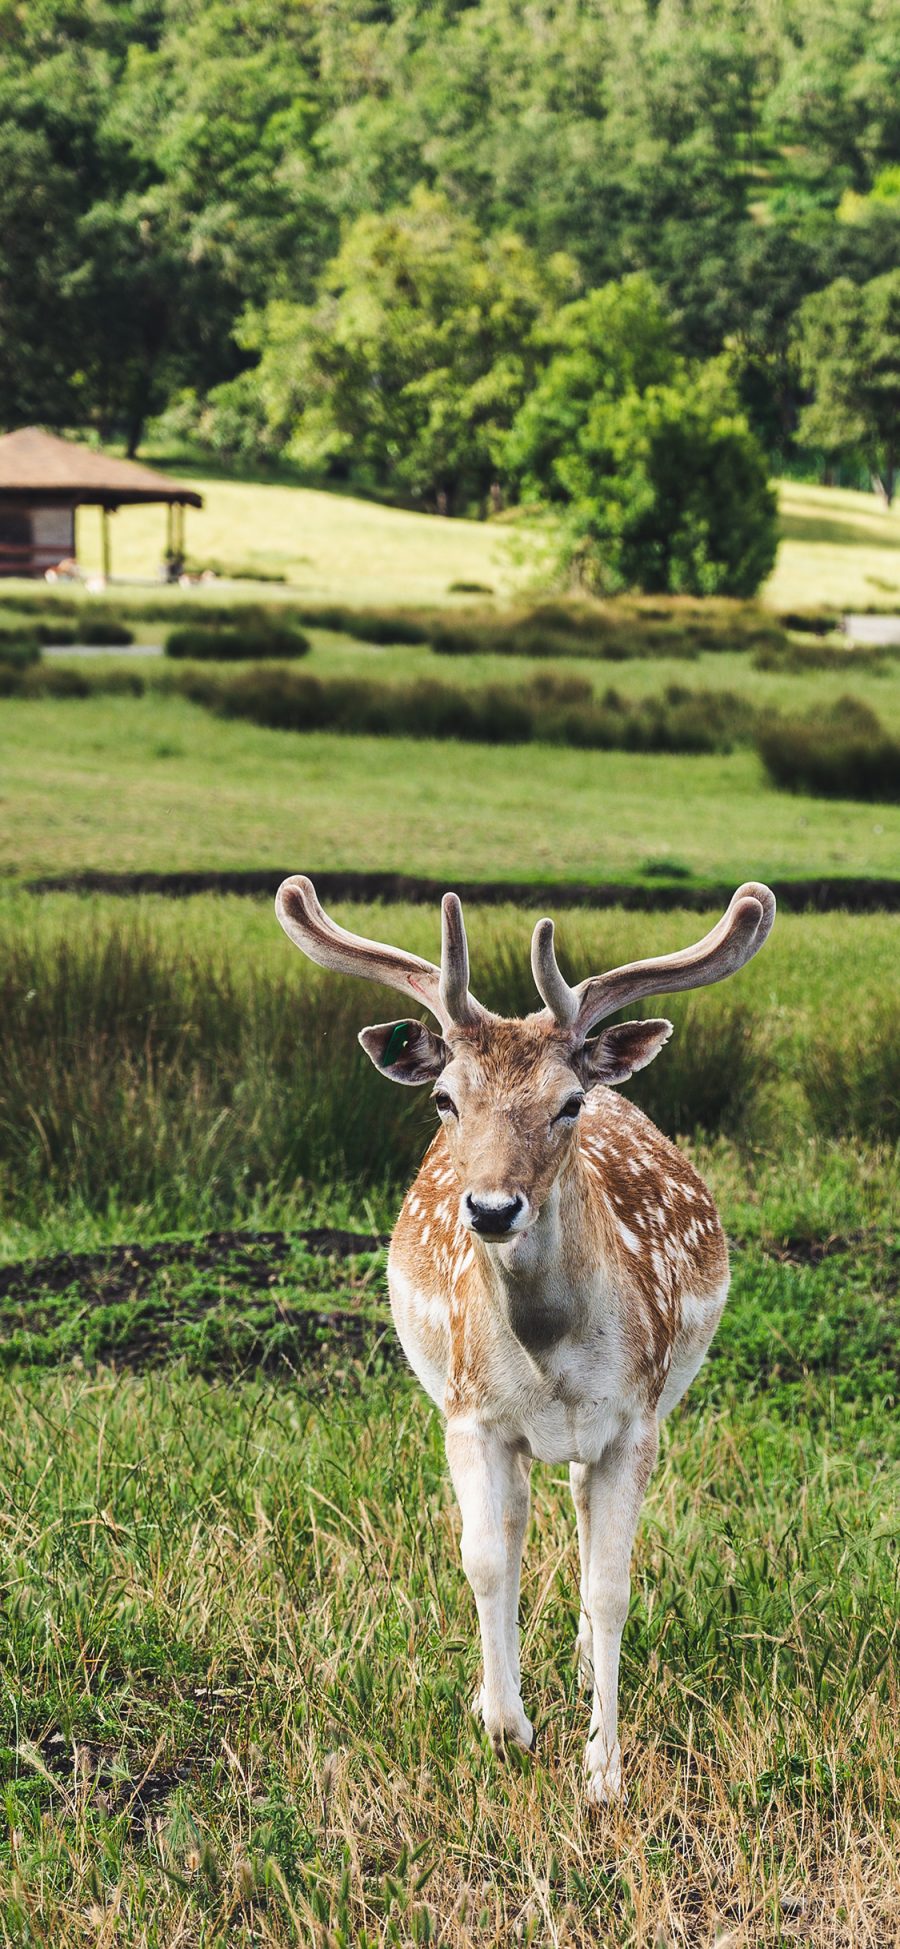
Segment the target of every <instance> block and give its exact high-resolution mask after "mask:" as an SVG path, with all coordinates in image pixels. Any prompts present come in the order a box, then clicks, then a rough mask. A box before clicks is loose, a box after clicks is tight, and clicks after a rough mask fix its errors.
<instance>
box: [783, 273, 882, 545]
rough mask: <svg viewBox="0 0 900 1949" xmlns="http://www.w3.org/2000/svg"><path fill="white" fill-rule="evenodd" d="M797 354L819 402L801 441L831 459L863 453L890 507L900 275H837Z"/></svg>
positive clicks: (813, 310)
mask: <svg viewBox="0 0 900 1949" xmlns="http://www.w3.org/2000/svg"><path fill="white" fill-rule="evenodd" d="M797 355H798V362H799V366H800V371H801V375H802V378H803V381H804V384H805V385H806V386H807V388H808V390H809V392H810V393H811V394H812V398H811V400H810V403H809V405H808V406H807V407H805V409H804V411H803V413H802V414H801V418H800V434H801V438H802V439H804V440H807V441H809V442H810V443H811V444H813V445H816V446H820V447H823V448H824V450H825V452H826V453H828V454H837V453H839V452H841V451H847V450H848V449H849V450H851V451H853V450H856V451H857V452H859V453H860V454H861V455H862V456H863V458H864V460H865V462H866V464H867V466H868V467H869V469H870V471H871V474H872V479H873V482H874V484H875V486H876V488H877V490H878V491H879V492H880V493H881V495H882V497H883V499H884V500H885V502H886V503H887V505H888V506H890V505H891V502H892V500H893V498H894V492H895V488H896V483H897V465H898V458H900V271H888V272H887V273H886V274H885V275H884V276H883V277H876V278H870V279H869V281H868V283H866V284H860V285H857V284H853V283H852V282H851V280H850V279H849V278H846V277H841V278H836V279H835V280H834V282H833V283H832V284H829V285H827V286H826V288H825V290H824V291H817V292H815V293H814V294H813V295H812V296H811V297H808V298H807V299H805V301H804V303H803V304H802V306H801V307H800V311H799V328H798V337H797Z"/></svg>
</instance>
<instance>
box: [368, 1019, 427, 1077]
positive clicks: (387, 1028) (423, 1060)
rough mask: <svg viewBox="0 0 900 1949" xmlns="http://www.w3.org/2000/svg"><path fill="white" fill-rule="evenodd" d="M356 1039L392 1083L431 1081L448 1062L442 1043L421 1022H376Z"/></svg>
mask: <svg viewBox="0 0 900 1949" xmlns="http://www.w3.org/2000/svg"><path fill="white" fill-rule="evenodd" d="M359 1040H360V1042H361V1043H362V1046H363V1048H364V1049H365V1052H366V1055H367V1056H369V1057H370V1058H371V1061H372V1062H373V1063H374V1064H375V1067H376V1069H380V1070H381V1074H382V1076H389V1077H390V1079H391V1082H392V1083H433V1082H434V1079H435V1077H436V1076H439V1075H440V1073H441V1070H442V1069H443V1068H444V1066H445V1064H446V1063H447V1062H448V1061H449V1052H448V1049H447V1045H446V1043H445V1042H442V1041H441V1038H440V1036H439V1035H432V1033H431V1030H430V1029H426V1027H425V1025H424V1023H422V1022H379V1023H378V1024H377V1026H376V1027H375V1028H373V1029H361V1030H360V1034H359Z"/></svg>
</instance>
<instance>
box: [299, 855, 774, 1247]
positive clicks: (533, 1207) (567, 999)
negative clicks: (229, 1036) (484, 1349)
mask: <svg viewBox="0 0 900 1949" xmlns="http://www.w3.org/2000/svg"><path fill="white" fill-rule="evenodd" d="M275 911H276V913H277V915H278V919H279V921H280V922H281V925H282V927H283V928H284V931H285V933H286V934H288V935H289V936H290V938H291V940H292V941H294V943H295V945H296V946H297V947H299V948H301V949H302V951H303V953H304V954H307V955H308V956H309V958H310V960H312V961H315V962H317V963H318V965H319V966H320V967H323V968H331V969H335V970H337V971H338V972H339V973H341V974H355V975H362V976H363V977H364V978H365V979H367V980H369V981H379V982H383V983H385V984H386V985H387V986H389V987H392V988H397V989H399V990H400V992H401V994H404V995H407V996H408V997H409V998H410V999H411V1000H412V1001H413V1002H415V1003H417V1004H418V1005H419V1006H420V1007H421V1006H424V1007H425V1008H427V1009H428V1010H429V1012H430V1013H431V1015H432V1016H433V1017H434V1018H435V1020H436V1022H437V1023H438V1025H439V1028H440V1033H439V1034H435V1033H434V1031H433V1030H432V1029H430V1028H428V1027H426V1025H425V1024H424V1023H422V1022H419V1021H417V1020H415V1019H409V1020H403V1021H399V1022H382V1023H379V1024H377V1025H376V1026H375V1027H373V1028H368V1029H363V1030H362V1031H361V1032H360V1037H359V1040H360V1042H361V1043H362V1046H363V1048H364V1049H365V1052H366V1054H367V1056H369V1057H370V1058H371V1060H372V1062H373V1063H374V1064H375V1066H376V1068H377V1069H379V1070H380V1071H381V1073H382V1075H383V1076H387V1077H389V1078H390V1080H391V1081H392V1082H395V1083H406V1084H412V1085H415V1084H424V1083H430V1084H431V1085H432V1096H433V1100H434V1104H435V1107H436V1109H437V1113H438V1115H439V1117H440V1119H441V1122H442V1123H443V1125H444V1130H445V1134H446V1140H447V1149H448V1152H449V1155H450V1159H451V1161H452V1164H453V1168H454V1170H455V1172H456V1176H457V1180H458V1184H459V1192H460V1217H461V1219H462V1222H463V1223H464V1224H465V1225H466V1226H467V1227H468V1229H469V1230H470V1231H472V1232H476V1233H477V1234H478V1235H479V1236H480V1237H482V1238H485V1239H493V1240H502V1239H505V1238H511V1237H513V1236H514V1235H516V1234H518V1233H521V1232H524V1231H525V1230H527V1228H528V1227H529V1226H530V1225H531V1224H532V1223H533V1222H534V1220H535V1218H536V1217H537V1215H538V1213H539V1211H540V1210H541V1207H542V1205H543V1204H544V1203H545V1202H546V1199H547V1197H548V1195H549V1193H550V1191H551V1189H552V1187H553V1185H554V1184H555V1183H556V1182H557V1180H558V1179H559V1177H560V1176H561V1174H562V1172H563V1171H564V1169H565V1167H566V1164H567V1162H568V1161H569V1159H570V1157H571V1155H572V1152H573V1149H574V1147H575V1143H576V1138H575V1133H576V1130H577V1126H578V1120H579V1116H580V1114H581V1110H582V1105H583V1103H584V1099H585V1095H586V1094H587V1092H588V1091H589V1090H591V1089H594V1088H596V1087H597V1086H598V1085H600V1084H606V1085H613V1084H616V1083H624V1082H626V1081H627V1079H628V1077H629V1076H632V1075H634V1073H635V1071H636V1070H639V1069H644V1068H646V1066H647V1064H648V1063H650V1062H652V1061H653V1058H654V1056H656V1055H658V1053H659V1051H660V1049H661V1048H662V1046H663V1043H664V1042H666V1041H668V1038H669V1036H670V1035H671V1033H672V1024H671V1022H667V1021H663V1020H660V1021H641V1022H622V1023H618V1024H616V1025H615V1026H614V1027H612V1028H607V1029H603V1030H602V1031H601V1033H600V1034H599V1035H595V1034H594V1033H593V1031H594V1030H596V1028H597V1025H598V1023H600V1022H602V1021H603V1020H604V1018H605V1017H606V1016H608V1015H611V1014H613V1012H614V1011H615V1010H617V1009H619V1008H622V1007H624V1006H625V1005H626V1004H627V1003H629V1002H634V1001H639V1000H642V999H643V998H644V997H645V996H648V995H658V994H660V993H663V994H668V993H671V992H673V991H674V990H676V989H683V988H702V987H705V986H706V985H707V984H708V983H710V982H714V981H722V980H723V979H724V977H725V976H726V975H730V974H734V973H736V971H737V969H738V968H741V967H743V966H744V963H745V962H747V961H749V960H750V959H751V957H752V956H753V955H754V954H756V953H758V951H759V949H760V948H761V947H762V945H763V942H764V941H765V940H766V939H767V937H768V934H769V932H770V930H771V927H772V923H773V920H774V918H775V898H774V895H773V894H772V893H771V892H770V891H769V888H768V887H766V886H760V885H758V884H757V883H756V882H755V881H751V882H749V883H748V884H747V885H746V886H742V887H739V888H738V891H737V893H736V894H735V895H734V898H733V899H732V901H731V904H730V906H729V908H728V910H727V912H726V913H725V914H724V915H723V916H722V919H721V920H720V921H719V922H718V924H717V925H716V926H715V927H714V928H713V929H712V930H711V932H710V933H709V934H706V935H705V936H704V938H703V940H702V941H698V942H697V943H696V944H695V945H694V946H693V947H687V948H682V949H681V950H680V951H679V952H678V953H675V954H667V955H661V956H659V957H658V958H657V959H655V960H650V961H634V962H631V963H630V964H629V965H628V966H627V967H622V968H614V969H612V971H611V972H610V973H608V974H603V975H591V976H589V977H588V979H587V980H586V981H583V982H581V983H580V985H579V986H578V987H577V988H570V987H569V985H568V983H567V982H566V981H565V980H564V979H563V976H562V974H561V973H560V970H559V967H558V965H557V961H556V954H555V951H554V945H553V922H552V920H540V921H538V924H537V926H536V928H535V930H534V937H533V940H532V947H531V965H532V971H533V974H534V979H535V984H536V987H537V989H538V992H539V994H540V996H541V999H542V1001H543V1002H544V1003H545V1007H544V1008H543V1009H542V1010H541V1011H540V1012H539V1013H537V1014H534V1015H529V1016H526V1017H525V1018H524V1020H521V1021H507V1020H505V1019H504V1018H503V1017H501V1016H498V1015H493V1014H492V1013H491V1012H490V1011H489V1010H488V1009H485V1008H483V1007H482V1005H481V1003H480V1002H477V1001H476V1000H475V999H474V997H473V996H472V994H471V993H470V991H469V951H468V945H467V942H466V930H465V925H464V923H463V915H462V908H461V906H460V903H459V901H458V899H457V897H456V894H455V893H446V894H445V895H444V899H443V904H442V910H441V918H442V937H441V962H440V967H435V966H434V964H433V963H432V962H430V961H422V960H420V959H419V957H418V956H417V955H414V954H407V953H404V952H403V951H402V950H400V949H398V948H392V947H386V946H383V945H382V944H381V943H379V942H377V941H368V940H364V939H363V938H362V937H361V936H360V935H357V934H350V933H348V932H347V931H346V929H345V928H343V927H339V926H338V925H337V924H336V922H335V921H333V920H331V919H329V917H328V915H327V914H326V913H324V912H323V910H322V908H321V907H320V905H319V902H318V899H317V897H316V892H315V888H314V887H313V885H312V882H311V881H310V880H308V879H307V878H306V877H305V875H303V874H296V875H294V876H293V877H292V878H291V879H289V880H285V881H284V883H283V885H282V886H281V887H280V888H279V890H278V894H277V897H276V901H275Z"/></svg>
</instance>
